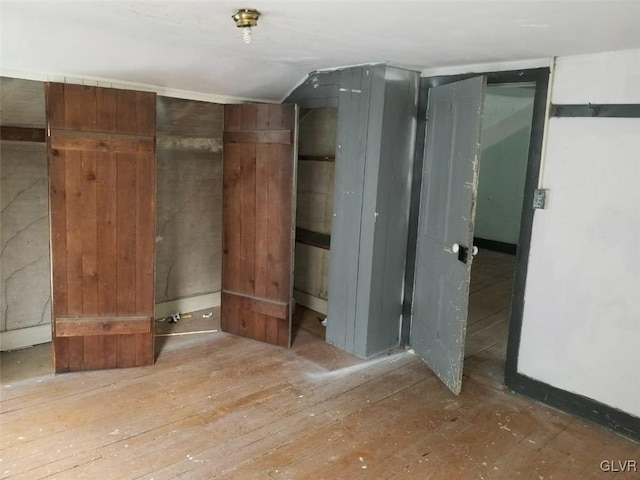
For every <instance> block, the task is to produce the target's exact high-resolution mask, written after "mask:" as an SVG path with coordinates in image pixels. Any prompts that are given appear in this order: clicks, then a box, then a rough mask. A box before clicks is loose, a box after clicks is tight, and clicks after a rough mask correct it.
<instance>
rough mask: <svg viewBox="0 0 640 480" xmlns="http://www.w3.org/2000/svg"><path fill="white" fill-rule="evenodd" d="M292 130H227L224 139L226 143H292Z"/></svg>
mask: <svg viewBox="0 0 640 480" xmlns="http://www.w3.org/2000/svg"><path fill="white" fill-rule="evenodd" d="M292 138H293V133H292V131H291V130H225V131H224V133H223V140H224V142H226V143H275V144H282V145H291V143H292Z"/></svg>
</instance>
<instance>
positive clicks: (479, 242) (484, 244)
mask: <svg viewBox="0 0 640 480" xmlns="http://www.w3.org/2000/svg"><path fill="white" fill-rule="evenodd" d="M473 245H474V246H476V247H478V248H479V249H480V250H483V249H484V250H493V251H494V252H502V253H508V254H510V255H515V254H516V252H517V251H518V245H516V244H515V243H505V242H499V241H498V240H489V239H487V238H480V237H473Z"/></svg>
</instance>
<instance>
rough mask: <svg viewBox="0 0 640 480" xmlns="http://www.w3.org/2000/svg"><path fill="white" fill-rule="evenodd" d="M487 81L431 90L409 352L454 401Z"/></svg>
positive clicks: (457, 390)
mask: <svg viewBox="0 0 640 480" xmlns="http://www.w3.org/2000/svg"><path fill="white" fill-rule="evenodd" d="M485 84H486V81H485V78H484V77H475V78H471V79H469V80H464V81H461V82H456V83H452V84H449V85H444V86H440V87H435V88H432V89H430V90H429V107H428V115H427V136H426V148H425V163H424V169H423V177H422V193H421V199H420V215H419V224H418V243H417V251H416V279H415V286H414V287H415V288H414V294H413V315H412V321H411V346H412V347H413V349H414V351H415V352H416V353H417V354H418V355H420V356H421V357H422V359H423V360H424V361H425V362H426V364H427V365H429V367H430V368H431V369H432V370H433V371H434V372H435V373H436V375H438V377H440V379H441V380H442V381H443V382H444V383H445V384H446V385H447V387H449V389H451V391H452V392H454V393H455V394H458V393H460V390H461V388H462V367H463V360H464V343H465V336H466V329H467V307H468V303H469V282H470V279H471V278H470V277H471V262H472V258H473V255H472V249H473V224H474V217H475V205H476V196H477V190H478V161H479V156H480V129H481V124H482V108H483V104H484V91H485Z"/></svg>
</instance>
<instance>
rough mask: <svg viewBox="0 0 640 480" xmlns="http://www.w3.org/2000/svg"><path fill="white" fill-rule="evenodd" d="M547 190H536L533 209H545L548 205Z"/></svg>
mask: <svg viewBox="0 0 640 480" xmlns="http://www.w3.org/2000/svg"><path fill="white" fill-rule="evenodd" d="M547 192H548V190H547V189H546V188H536V189H535V190H534V192H533V208H544V207H545V204H546V203H547Z"/></svg>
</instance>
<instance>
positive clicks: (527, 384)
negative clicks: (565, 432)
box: [509, 373, 640, 442]
mask: <svg viewBox="0 0 640 480" xmlns="http://www.w3.org/2000/svg"><path fill="white" fill-rule="evenodd" d="M509 388H511V390H513V391H514V392H517V393H521V394H522V395H526V396H527V397H530V398H533V399H534V400H537V401H539V402H541V403H544V404H546V405H551V406H552V407H554V408H557V409H558V410H562V411H563V412H568V413H571V414H572V415H577V416H579V417H582V418H585V419H587V420H591V421H592V422H595V423H598V424H600V425H604V426H605V427H608V428H610V429H612V430H615V431H616V432H618V433H620V434H621V435H624V436H625V437H628V438H631V439H632V440H635V441H636V442H640V418H638V417H634V416H633V415H630V414H628V413H626V412H623V411H621V410H618V409H616V408H613V407H610V406H609V405H605V404H603V403H600V402H597V401H595V400H593V399H591V398H587V397H584V396H582V395H578V394H577V393H570V392H567V391H565V390H562V389H560V388H556V387H554V386H551V385H548V384H546V383H544V382H541V381H539V380H534V379H532V378H529V377H527V376H526V375H522V374H520V373H516V374H514V375H513V376H512V378H511V382H510V384H509Z"/></svg>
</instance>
